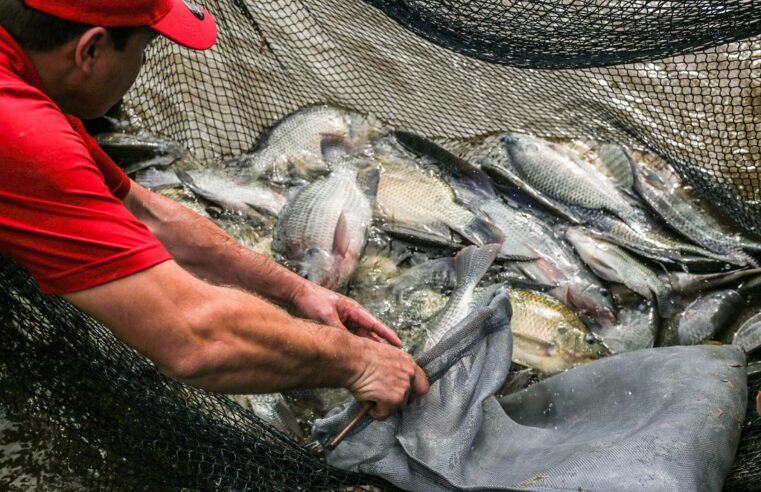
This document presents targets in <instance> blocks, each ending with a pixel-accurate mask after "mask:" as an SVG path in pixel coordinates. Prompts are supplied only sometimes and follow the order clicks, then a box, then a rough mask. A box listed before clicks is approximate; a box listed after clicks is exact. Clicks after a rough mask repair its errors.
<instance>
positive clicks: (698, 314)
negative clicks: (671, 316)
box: [677, 289, 745, 345]
mask: <svg viewBox="0 0 761 492" xmlns="http://www.w3.org/2000/svg"><path fill="white" fill-rule="evenodd" d="M744 303H745V299H744V298H743V296H742V294H740V293H739V292H737V291H736V290H731V289H730V290H721V291H717V292H711V293H709V294H706V295H704V296H701V297H699V298H697V299H695V300H694V301H693V302H692V303H691V304H690V305H689V306H687V308H686V309H685V310H684V311H682V313H680V315H679V316H678V318H677V337H678V338H677V341H678V343H679V344H680V345H698V344H700V343H703V342H705V341H706V340H712V339H714V337H715V336H716V335H717V334H718V333H719V332H720V331H721V330H722V329H724V328H725V327H726V325H727V323H729V322H730V321H731V320H732V319H733V318H734V317H735V316H736V315H737V312H738V310H739V309H740V308H741V307H742V306H743V304H744Z"/></svg>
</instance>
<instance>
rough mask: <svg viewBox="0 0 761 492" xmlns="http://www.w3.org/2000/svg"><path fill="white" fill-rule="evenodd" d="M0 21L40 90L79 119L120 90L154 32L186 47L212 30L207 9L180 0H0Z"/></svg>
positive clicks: (209, 39)
mask: <svg viewBox="0 0 761 492" xmlns="http://www.w3.org/2000/svg"><path fill="white" fill-rule="evenodd" d="M0 26H2V27H4V28H5V29H6V30H7V31H8V32H9V34H11V36H13V38H14V39H15V40H16V41H17V42H18V43H19V44H20V45H21V47H22V48H24V50H25V51H26V52H27V54H28V55H29V57H30V58H31V59H32V62H33V63H34V64H35V67H36V68H37V71H38V72H39V74H40V77H41V78H42V80H43V83H44V85H45V90H46V92H47V94H48V95H49V96H50V97H51V98H52V99H53V100H54V101H55V102H56V103H57V104H58V105H59V106H60V107H61V109H62V110H63V111H65V112H67V113H70V114H73V115H75V116H79V117H81V118H94V117H97V116H100V115H102V114H104V113H105V112H106V111H107V110H108V109H109V108H110V107H111V106H113V105H114V104H116V103H117V102H118V101H119V100H120V99H121V98H122V97H123V96H124V94H126V92H127V90H129V88H130V87H131V86H132V84H133V83H134V81H135V79H136V78H137V75H138V73H139V71H140V67H141V66H142V62H143V59H144V50H145V48H146V47H147V46H148V44H149V43H150V42H151V41H152V40H153V39H154V38H155V37H156V36H158V35H163V36H165V37H167V38H169V39H171V40H173V41H175V42H177V43H179V44H182V45H184V46H187V47H190V48H193V49H207V48H210V47H211V46H212V45H213V44H214V42H215V40H216V36H217V28H216V24H215V23H214V19H213V18H212V17H211V15H209V14H208V13H207V12H206V11H204V10H202V9H200V8H199V7H196V6H195V5H194V4H192V3H191V2H190V1H188V0H88V1H81V0H79V1H72V0H0Z"/></svg>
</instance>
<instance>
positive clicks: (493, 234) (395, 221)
mask: <svg viewBox="0 0 761 492" xmlns="http://www.w3.org/2000/svg"><path fill="white" fill-rule="evenodd" d="M375 157H376V159H378V160H379V161H380V162H381V165H382V171H381V178H380V183H379V185H378V194H377V199H376V203H375V217H376V218H377V219H378V220H379V221H380V222H381V223H382V224H383V225H382V226H381V227H382V228H383V229H384V230H386V231H388V232H389V233H392V234H393V233H399V232H400V231H407V232H408V233H409V234H408V235H409V236H419V237H423V238H430V241H431V242H434V243H435V242H437V241H442V242H444V243H445V244H448V243H451V242H452V232H453V231H454V232H456V233H457V234H459V235H461V236H462V237H463V238H465V239H467V240H468V241H470V242H471V243H473V244H475V245H477V246H483V245H485V244H491V243H497V242H501V241H502V240H503V239H504V238H503V237H502V233H501V231H499V229H497V228H496V227H495V226H494V225H493V224H491V223H490V222H488V221H486V220H484V219H482V218H480V217H478V216H477V215H476V214H474V213H473V212H471V211H470V210H468V209H466V208H465V207H463V206H461V205H459V204H458V203H456V201H455V193H454V191H453V190H452V188H451V187H450V186H449V185H448V184H447V183H446V182H445V181H444V180H443V179H441V178H440V177H438V176H436V175H434V174H433V173H429V172H426V171H425V170H423V169H421V168H420V167H418V166H417V165H416V164H415V162H414V161H410V160H408V159H405V158H401V157H399V156H398V155H394V154H392V153H381V154H376V155H375Z"/></svg>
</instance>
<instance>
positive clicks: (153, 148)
mask: <svg viewBox="0 0 761 492" xmlns="http://www.w3.org/2000/svg"><path fill="white" fill-rule="evenodd" d="M96 140H97V142H98V145H100V147H101V148H102V149H103V150H104V151H105V152H106V153H107V154H108V155H109V157H111V158H112V159H113V160H114V161H115V162H116V163H117V164H119V166H120V167H121V168H122V169H124V172H125V173H127V174H133V173H136V172H137V171H140V170H142V169H147V168H149V167H166V166H169V165H170V164H172V163H174V162H176V161H177V160H178V159H180V157H181V156H182V154H183V149H182V147H181V146H180V145H179V144H178V143H176V142H174V141H171V140H167V139H164V138H160V137H156V136H152V135H132V134H128V133H119V132H115V133H102V134H100V135H98V136H97V137H96Z"/></svg>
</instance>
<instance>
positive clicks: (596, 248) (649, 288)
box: [565, 227, 674, 317]
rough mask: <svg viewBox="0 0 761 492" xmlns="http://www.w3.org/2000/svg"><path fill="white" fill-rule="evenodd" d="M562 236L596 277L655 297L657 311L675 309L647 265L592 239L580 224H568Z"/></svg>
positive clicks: (667, 313) (668, 312) (664, 312)
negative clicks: (578, 225)
mask: <svg viewBox="0 0 761 492" xmlns="http://www.w3.org/2000/svg"><path fill="white" fill-rule="evenodd" d="M565 237H566V239H567V240H568V241H569V242H570V243H571V244H572V245H573V246H574V247H575V248H576V251H577V252H578V253H579V255H580V256H581V259H582V260H584V262H585V263H586V264H587V265H589V267H590V268H591V269H592V271H593V272H595V274H596V275H597V276H599V277H600V278H602V279H604V280H607V281H610V282H617V283H620V284H624V285H626V286H627V287H628V288H630V289H631V290H633V291H634V292H636V293H638V294H639V295H641V296H642V297H645V298H646V299H652V298H653V297H655V300H656V302H657V304H658V312H659V314H660V315H661V316H662V317H670V316H671V314H672V311H673V309H674V305H673V300H672V295H671V292H670V291H669V290H668V287H667V286H666V285H665V284H664V283H663V282H662V281H661V279H659V278H658V276H657V275H656V274H655V273H654V272H653V271H652V270H650V269H649V268H648V267H646V266H645V265H643V264H642V263H640V262H639V261H637V260H636V259H635V258H633V257H632V256H630V255H629V254H627V253H626V252H625V251H624V250H622V249H621V248H619V247H618V246H616V245H614V244H611V243H609V242H607V241H601V240H599V239H595V238H594V237H592V236H591V235H589V234H587V233H585V232H584V231H583V230H582V229H581V228H579V227H569V228H568V230H567V231H566V235H565Z"/></svg>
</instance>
